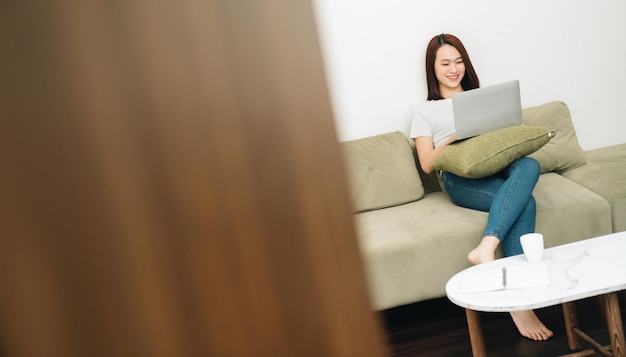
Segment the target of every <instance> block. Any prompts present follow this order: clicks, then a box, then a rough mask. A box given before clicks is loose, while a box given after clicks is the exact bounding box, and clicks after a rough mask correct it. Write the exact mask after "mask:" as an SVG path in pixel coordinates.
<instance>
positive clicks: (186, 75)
mask: <svg viewBox="0 0 626 357" xmlns="http://www.w3.org/2000/svg"><path fill="white" fill-rule="evenodd" d="M0 7H1V8H2V9H1V11H0V45H1V46H0V51H2V52H1V55H2V56H1V58H2V62H1V69H0V77H1V78H2V79H1V80H0V164H1V167H0V170H1V172H0V227H1V228H0V229H1V230H2V231H1V234H0V267H2V269H0V355H1V356H3V357H4V356H64V357H68V356H135V357H136V356H272V357H274V356H290V357H291V356H359V357H362V356H377V357H378V356H382V355H385V349H384V342H383V339H382V335H381V333H380V328H379V322H378V321H377V319H376V317H375V315H374V313H373V312H372V311H371V310H370V305H369V301H368V297H367V289H366V285H365V280H364V275H363V266H362V263H361V260H360V256H359V254H358V247H357V244H356V240H355V232H354V228H353V226H352V221H351V212H350V204H349V199H348V192H347V186H346V180H345V178H344V172H343V166H342V161H341V158H340V152H339V148H338V144H337V141H336V136H335V132H334V126H333V120H332V113H331V108H330V101H329V97H328V93H327V86H326V82H325V77H324V72H323V65H322V61H321V55H320V49H319V44H318V39H317V34H316V30H315V23H314V18H313V11H312V8H311V4H310V2H309V1H308V0H282V1H263V0H251V1H246V2H242V1H236V0H235V1H233V0H222V1H211V0H209V1H208V2H206V1H193V0H179V1H175V2H172V1H161V0H157V1H150V2H139V1H132V0H131V1H127V0H125V1H116V0H113V1H90V0H86V1H71V2H70V1H60V2H55V3H54V5H53V4H52V3H47V2H40V1H36V0H19V1H17V0H8V1H4V2H3V3H2V5H0Z"/></svg>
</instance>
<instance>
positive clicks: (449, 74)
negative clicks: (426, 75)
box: [435, 44, 465, 98]
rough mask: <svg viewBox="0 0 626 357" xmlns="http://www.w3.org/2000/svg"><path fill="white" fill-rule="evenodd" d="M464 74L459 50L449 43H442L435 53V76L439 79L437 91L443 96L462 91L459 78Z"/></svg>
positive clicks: (463, 65) (448, 96) (446, 96)
mask: <svg viewBox="0 0 626 357" xmlns="http://www.w3.org/2000/svg"><path fill="white" fill-rule="evenodd" d="M464 75H465V64H464V63H463V58H462V57H461V54H460V53H459V51H458V50H457V49H456V48H454V47H453V46H451V45H448V44H446V45H443V46H441V47H440V48H439V49H438V50H437V54H436V55H435V77H437V80H438V81H439V92H440V93H441V95H442V96H443V97H444V98H450V97H451V96H452V94H454V93H458V92H462V91H463V87H461V80H462V79H463V76H464Z"/></svg>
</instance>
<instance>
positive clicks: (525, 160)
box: [513, 156, 541, 177]
mask: <svg viewBox="0 0 626 357" xmlns="http://www.w3.org/2000/svg"><path fill="white" fill-rule="evenodd" d="M513 164H514V165H516V166H518V167H519V168H520V170H522V171H523V172H524V173H526V174H528V175H531V176H536V177H539V174H540V173H541V165H539V162H538V161H537V160H535V159H533V158H532V157H527V156H524V157H521V158H519V159H517V160H515V161H514V162H513Z"/></svg>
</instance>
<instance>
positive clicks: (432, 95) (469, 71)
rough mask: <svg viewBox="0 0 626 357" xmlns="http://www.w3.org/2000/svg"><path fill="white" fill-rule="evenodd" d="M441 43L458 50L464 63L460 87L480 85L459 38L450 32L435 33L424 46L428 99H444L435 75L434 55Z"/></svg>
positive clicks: (476, 86)
mask: <svg viewBox="0 0 626 357" xmlns="http://www.w3.org/2000/svg"><path fill="white" fill-rule="evenodd" d="M443 45H450V46H452V47H454V48H456V49H457V51H459V53H460V54H461V58H462V59H463V63H464V64H465V76H463V79H462V80H461V87H462V88H463V90H470V89H476V88H478V87H480V81H479V80H478V76H477V75H476V71H475V70H474V66H472V61H470V58H469V55H468V54H467V51H466V50H465V46H463V43H462V42H461V40H459V39H458V38H457V37H456V36H454V35H450V34H444V33H442V34H441V35H437V36H435V37H433V38H432V39H431V40H430V42H428V46H427V47H426V83H427V84H428V100H439V99H444V98H443V97H442V96H441V92H440V91H439V81H438V80H437V76H435V57H436V56H437V50H438V49H439V48H441V46H443Z"/></svg>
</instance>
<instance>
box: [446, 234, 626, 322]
mask: <svg viewBox="0 0 626 357" xmlns="http://www.w3.org/2000/svg"><path fill="white" fill-rule="evenodd" d="M542 263H545V264H546V265H547V267H548V275H549V283H548V285H544V286H540V287H532V288H521V289H506V290H497V291H490V292H480V293H464V292H463V290H462V285H463V278H464V275H465V274H468V272H476V271H481V270H488V269H501V268H502V267H514V266H523V265H527V264H531V263H529V262H528V261H527V260H526V258H525V257H524V255H517V256H513V257H508V258H502V259H497V260H495V261H493V262H489V263H485V264H480V265H476V266H473V267H471V268H468V269H465V270H463V271H462V272H460V273H458V274H456V275H455V276H453V277H452V278H451V279H450V280H449V281H448V283H447V285H446V293H447V295H448V298H449V299H450V300H451V301H452V302H453V303H455V304H457V305H459V306H461V307H465V308H468V309H471V310H476V311H491V312H503V311H519V310H530V309H537V308H542V307H546V306H552V305H557V304H561V303H564V302H570V301H576V300H580V299H584V298H587V297H591V296H597V295H602V294H606V293H611V292H615V291H620V290H624V289H626V232H619V233H614V234H609V235H606V236H601V237H597V238H591V239H586V240H582V241H578V242H574V243H570V244H564V245H560V246H556V247H552V248H547V249H545V250H544V254H543V260H542Z"/></svg>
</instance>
